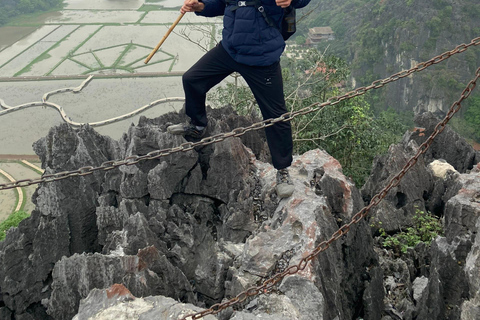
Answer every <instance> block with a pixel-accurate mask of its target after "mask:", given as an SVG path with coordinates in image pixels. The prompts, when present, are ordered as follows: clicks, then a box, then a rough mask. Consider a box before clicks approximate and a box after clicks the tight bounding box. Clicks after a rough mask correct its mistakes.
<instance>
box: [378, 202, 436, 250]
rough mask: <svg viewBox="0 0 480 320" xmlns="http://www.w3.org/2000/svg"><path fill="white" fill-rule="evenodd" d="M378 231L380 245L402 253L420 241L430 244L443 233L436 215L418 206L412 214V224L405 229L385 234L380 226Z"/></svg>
mask: <svg viewBox="0 0 480 320" xmlns="http://www.w3.org/2000/svg"><path fill="white" fill-rule="evenodd" d="M379 231H380V235H381V236H382V237H383V238H384V239H383V242H382V245H383V246H384V247H385V248H390V249H393V250H395V251H397V252H402V253H407V249H408V248H414V247H415V246H416V245H417V244H419V243H420V242H424V243H426V244H430V242H431V241H432V240H433V239H434V238H435V237H436V236H438V235H442V234H443V228H442V224H441V222H440V220H439V219H438V217H436V216H434V215H432V214H430V213H428V212H426V213H425V212H423V211H421V210H419V209H418V208H417V209H416V210H415V215H414V216H413V226H411V227H408V228H407V229H406V230H405V231H402V232H400V233H397V234H394V235H387V234H386V233H385V230H384V229H382V228H380V230H379Z"/></svg>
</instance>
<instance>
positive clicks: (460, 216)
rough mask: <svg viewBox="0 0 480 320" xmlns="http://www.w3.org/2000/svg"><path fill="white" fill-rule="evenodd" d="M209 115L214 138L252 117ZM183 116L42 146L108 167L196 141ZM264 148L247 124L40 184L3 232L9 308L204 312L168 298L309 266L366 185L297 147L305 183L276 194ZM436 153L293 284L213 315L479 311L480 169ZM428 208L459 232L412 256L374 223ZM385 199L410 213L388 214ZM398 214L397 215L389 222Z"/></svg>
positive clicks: (382, 163) (294, 170) (404, 155)
mask: <svg viewBox="0 0 480 320" xmlns="http://www.w3.org/2000/svg"><path fill="white" fill-rule="evenodd" d="M210 115H211V119H210V122H209V127H208V133H209V134H216V133H220V132H226V131H230V130H232V129H233V128H234V127H237V126H239V125H240V126H245V125H248V124H249V121H252V119H248V118H246V117H240V116H237V115H235V114H234V113H233V111H232V109H231V108H223V109H215V110H210ZM183 120H185V116H184V115H182V114H177V113H170V114H167V115H164V116H162V117H159V118H156V119H147V118H144V117H142V118H141V119H140V121H139V124H138V125H136V126H132V127H131V128H130V129H129V131H128V133H126V134H125V135H124V136H123V137H122V139H120V140H119V141H113V140H111V139H109V138H107V137H102V136H100V135H98V134H97V133H96V132H95V131H94V130H92V129H91V128H90V127H88V126H87V127H84V128H81V129H80V130H78V131H75V130H73V129H71V128H69V127H68V126H65V125H63V126H59V127H55V128H53V129H52V130H51V132H50V133H49V135H48V136H47V137H46V138H45V139H42V140H40V141H39V142H38V143H37V144H36V147H35V148H36V150H37V152H38V153H39V154H40V157H41V159H42V161H43V165H44V167H45V169H46V170H47V172H48V173H51V172H60V171H65V170H71V169H77V168H79V167H83V166H88V165H93V166H98V165H100V164H101V163H102V162H103V161H107V160H112V159H122V158H125V157H128V156H131V155H145V154H147V153H148V152H150V151H154V150H158V149H164V148H171V147H175V146H178V145H180V144H181V143H184V142H185V140H184V139H183V138H182V137H172V136H171V135H169V134H167V133H166V130H165V129H166V127H167V126H168V125H170V124H171V123H178V122H181V121H183ZM265 146H266V145H265V140H264V138H263V136H262V134H261V133H260V132H249V133H248V134H247V135H246V136H244V137H242V138H230V139H227V140H225V141H223V142H220V143H216V144H213V145H210V146H206V147H201V148H196V149H194V150H190V151H186V152H182V153H175V154H172V155H169V156H166V157H162V158H159V159H154V160H148V161H142V162H139V163H137V164H132V165H129V166H124V167H121V168H119V169H115V170H111V171H107V172H103V171H97V172H95V173H94V174H93V175H90V176H84V177H75V178H69V179H64V180H61V181H58V182H53V183H46V184H42V185H40V186H39V188H38V189H37V192H36V194H35V197H34V201H35V203H36V209H35V211H34V212H33V213H32V216H31V218H29V219H27V220H25V221H23V222H22V223H21V224H20V226H19V227H18V228H14V229H12V230H11V231H10V232H8V234H7V237H6V240H5V241H4V242H3V243H1V244H0V289H1V290H0V306H1V307H0V316H5V317H7V319H8V318H15V319H35V320H43V319H48V320H52V319H68V318H71V317H72V316H73V315H75V314H76V313H77V312H78V313H77V315H76V316H75V317H76V318H75V319H77V320H81V319H88V318H89V317H95V318H96V319H109V317H110V318H111V317H112V316H113V317H116V319H122V317H127V316H128V317H130V316H132V317H133V314H137V316H135V317H137V318H135V319H144V320H148V319H154V318H155V319H156V318H158V317H159V315H160V314H161V313H164V312H165V313H167V314H169V315H171V316H173V317H178V315H179V314H183V315H186V313H185V312H192V311H193V310H195V311H197V310H199V309H197V308H195V307H193V306H192V305H184V304H181V303H179V302H177V301H175V300H172V299H170V298H165V297H163V296H160V295H165V296H169V297H171V298H174V299H176V300H181V301H182V302H193V303H195V304H196V305H198V306H201V307H208V306H209V305H211V304H213V303H218V302H221V301H224V299H228V298H232V297H234V296H236V295H237V294H238V293H239V292H241V291H243V290H245V289H247V288H249V287H252V286H257V285H259V284H260V283H262V281H263V280H265V279H266V278H268V277H270V276H272V275H273V274H275V273H276V272H281V271H283V270H286V268H288V266H292V265H294V264H297V263H299V262H300V261H301V259H303V258H304V257H305V256H306V255H308V254H309V253H310V252H312V250H313V249H314V248H315V247H316V246H317V245H318V244H319V243H320V242H322V241H324V240H326V239H328V238H329V237H330V236H331V235H332V234H333V233H334V232H335V231H336V230H337V229H338V228H339V227H340V226H342V225H344V224H346V223H348V222H349V221H350V219H351V218H352V216H353V215H354V214H355V213H356V212H358V210H359V209H360V208H361V207H362V206H363V202H362V197H361V195H360V192H359V191H358V189H356V188H355V186H354V185H353V183H352V182H351V181H350V180H349V179H347V178H346V177H345V176H344V175H343V174H342V170H341V166H340V164H339V163H338V161H336V160H335V159H333V158H332V157H330V156H329V155H328V154H326V153H325V152H323V151H321V150H312V151H310V152H307V153H305V154H303V155H301V156H295V158H294V163H293V164H292V167H291V168H290V173H291V175H292V178H293V181H294V184H295V192H294V194H293V195H292V197H290V198H288V199H283V200H281V199H278V198H277V196H276V193H275V188H274V185H275V170H274V169H273V167H272V166H271V165H269V164H268V163H266V162H265V160H267V159H268V158H269V156H268V153H267V152H266V151H265V150H268V148H266V147H265ZM248 147H250V148H248ZM416 148H418V144H417V143H416V142H415V141H412V140H409V138H408V134H407V135H405V138H404V141H403V142H402V143H401V144H399V145H397V146H393V147H392V148H391V149H390V154H389V155H387V156H386V157H384V158H382V159H383V160H382V159H381V160H378V161H377V163H376V165H375V167H374V168H375V171H374V172H373V174H372V176H371V177H370V179H369V182H368V184H367V186H366V187H365V188H364V190H362V194H363V197H364V199H367V200H368V199H369V197H372V196H373V194H374V193H375V191H378V190H379V189H380V188H381V187H382V186H383V185H384V184H385V182H386V181H387V179H388V177H390V176H391V175H392V174H394V173H395V170H394V169H395V168H400V167H401V166H402V165H403V163H402V162H403V161H406V160H407V159H408V157H409V156H410V155H411V154H412V153H413V152H414V151H415V150H416ZM445 158H448V157H445ZM427 164H428V162H426V161H423V159H420V161H419V163H418V164H417V166H416V167H415V168H414V169H413V170H412V172H410V173H408V174H407V175H406V176H405V177H404V179H405V181H402V183H401V184H400V185H399V186H398V187H397V188H396V190H394V191H393V193H391V194H389V195H388V196H387V198H386V199H385V200H384V201H383V202H382V203H381V205H380V206H378V207H377V208H375V210H373V212H372V218H371V219H370V221H369V222H366V221H363V220H362V221H360V222H359V223H358V224H355V225H354V226H353V227H351V228H350V230H349V232H348V233H347V234H346V235H345V236H342V237H341V238H339V239H338V240H337V241H335V242H333V243H332V244H330V247H329V248H328V249H327V250H326V251H325V252H322V253H320V255H319V256H318V257H315V258H313V259H312V261H311V262H310V263H309V264H307V265H306V266H305V269H304V270H302V271H300V272H299V273H298V274H296V275H292V276H287V277H285V278H284V279H282V280H281V281H279V282H278V283H277V284H276V285H274V286H273V287H272V288H271V290H270V291H271V292H270V293H269V294H262V295H260V296H256V297H251V298H249V299H247V301H245V302H244V303H242V304H241V305H240V306H238V307H239V308H240V309H241V310H243V311H240V310H237V308H235V309H234V308H229V309H228V310H225V311H222V312H221V313H220V314H218V316H208V317H207V319H208V318H209V319H219V320H230V319H236V320H242V319H248V320H250V319H252V320H253V319H276V320H278V319H285V320H286V319H288V320H300V319H301V320H310V319H312V320H313V319H325V320H334V319H357V318H363V319H384V320H388V319H398V317H399V315H400V316H401V317H403V318H404V319H414V318H415V317H416V318H421V317H422V316H424V315H425V319H429V318H428V317H432V316H431V315H433V316H434V317H437V318H438V319H443V318H445V319H446V317H447V316H448V317H449V319H460V317H463V318H462V319H473V318H472V317H474V316H475V315H477V314H478V308H479V304H478V300H479V295H478V288H477V287H478V283H480V280H479V279H478V275H477V274H475V272H474V271H475V270H478V268H479V265H478V263H480V262H479V259H478V247H479V245H478V242H479V240H478V236H476V235H477V234H478V229H479V222H478V220H479V216H480V210H479V208H478V206H479V199H480V197H479V196H478V191H479V189H480V186H479V185H478V181H480V179H479V174H480V168H478V170H477V169H476V168H477V167H474V168H475V169H474V170H472V171H471V172H464V173H461V174H460V175H458V176H454V175H447V177H446V179H443V178H437V177H434V176H433V174H432V173H431V172H430V171H429V169H428V168H427V167H426V165H427ZM416 205H417V206H418V205H419V206H420V208H421V209H422V210H428V209H429V208H436V209H435V210H436V211H435V213H436V214H437V215H439V216H440V215H441V216H444V220H445V226H446V230H445V237H444V238H442V237H440V238H437V239H436V240H435V242H434V244H433V245H432V246H431V248H430V247H429V246H427V245H425V244H419V245H417V246H416V247H415V248H413V249H409V250H408V252H407V254H406V256H408V257H409V258H408V259H405V257H398V256H395V255H394V253H392V252H391V251H387V250H384V249H382V248H378V247H375V246H374V244H375V243H374V241H373V238H372V236H371V227H370V226H369V224H372V222H373V221H374V220H372V219H385V220H382V221H384V224H385V225H390V226H391V227H390V230H391V231H392V232H394V231H395V230H398V229H400V228H402V227H403V226H408V225H409V223H410V221H411V220H410V217H411V215H412V214H413V212H414V211H412V210H414V208H415V206H416ZM385 210H395V211H394V212H397V214H400V216H393V215H392V216H386V211H385ZM393 218H398V219H397V220H396V221H389V220H388V219H393ZM459 263H460V264H459ZM384 280H385V281H384ZM115 283H118V284H121V285H122V286H124V289H122V288H121V287H118V286H115ZM425 283H426V285H425ZM420 284H422V285H420ZM455 284H457V285H458V284H460V285H458V288H453V286H454V285H455ZM112 285H113V286H112ZM110 286H112V287H110ZM107 288H108V289H107ZM475 288H477V289H475ZM421 289H422V290H421ZM116 290H118V292H117V291H116ZM472 290H473V291H472ZM475 290H476V291H475ZM146 296H148V297H146ZM142 297H144V298H142ZM415 297H416V298H415ZM384 299H385V301H386V304H385V305H384ZM451 304H455V305H456V307H455V308H451V307H450V305H451ZM432 319H433V318H432Z"/></svg>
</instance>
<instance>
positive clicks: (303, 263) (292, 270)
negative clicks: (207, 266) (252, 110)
mask: <svg viewBox="0 0 480 320" xmlns="http://www.w3.org/2000/svg"><path fill="white" fill-rule="evenodd" d="M479 77H480V68H478V69H477V71H476V74H475V78H474V79H473V80H472V81H470V83H469V84H468V86H467V88H468V90H464V91H463V92H462V95H461V96H460V99H459V100H458V101H456V102H455V103H454V104H453V105H452V106H451V107H450V110H449V112H448V114H447V116H445V118H444V119H443V120H442V121H441V122H440V123H439V125H437V126H436V127H435V129H434V132H433V133H432V134H431V135H430V137H429V138H428V139H427V140H426V141H425V142H424V143H422V145H420V146H419V148H418V150H417V152H416V154H415V155H414V156H413V157H412V158H410V160H408V161H407V163H406V164H405V166H404V167H403V168H402V169H401V170H400V172H398V173H397V174H396V175H395V176H394V177H393V178H391V180H390V181H389V183H388V184H387V186H386V187H384V188H383V189H382V190H381V191H380V192H379V193H377V194H376V195H375V196H374V197H373V198H372V200H371V201H370V203H369V205H368V206H366V207H364V208H362V209H361V210H360V211H359V212H357V213H356V214H355V215H354V216H353V217H352V219H351V220H350V222H349V223H348V224H345V225H343V226H342V227H340V228H339V229H338V230H337V231H335V232H334V233H333V234H332V236H331V237H330V238H329V239H328V240H326V241H323V242H321V243H320V244H319V245H318V246H317V247H316V248H315V249H314V250H313V251H312V252H311V253H310V254H309V255H308V256H306V257H305V258H303V259H302V260H300V262H299V263H298V264H297V265H293V266H290V267H288V268H287V269H286V270H285V271H283V272H280V273H277V274H275V275H273V276H272V277H271V278H270V279H267V280H266V281H264V282H263V284H262V285H261V286H260V287H254V288H262V289H264V290H266V291H268V289H270V288H272V287H273V286H274V285H275V284H277V283H278V282H280V281H281V280H282V279H283V278H284V277H285V276H287V275H292V274H296V273H298V272H299V271H301V270H304V269H305V268H306V267H307V264H308V262H309V261H311V260H313V259H314V258H315V257H316V256H318V255H319V254H320V253H321V252H323V251H325V250H327V249H328V247H329V246H330V244H332V243H333V242H334V241H336V240H338V239H340V238H341V237H342V236H344V235H346V234H347V233H348V231H349V230H350V227H351V226H352V225H354V224H357V223H359V222H360V221H361V220H362V219H363V218H364V217H365V216H366V215H367V214H368V212H369V211H370V209H371V208H373V207H374V206H376V205H378V204H379V203H380V201H382V200H383V199H384V198H385V197H386V195H387V194H388V192H389V191H390V190H391V189H392V188H394V187H395V186H397V185H398V184H399V183H400V181H401V179H402V177H403V176H405V174H406V173H407V172H408V171H409V170H410V169H411V168H412V167H413V166H414V165H415V164H416V163H417V159H418V158H419V157H420V156H421V155H423V154H424V153H425V152H426V151H427V150H428V148H429V147H430V145H431V144H432V142H433V140H434V139H435V137H436V136H437V135H439V134H440V133H441V132H442V131H443V129H444V128H445V126H446V124H447V123H448V121H449V120H450V118H451V116H450V114H451V115H453V114H455V113H456V112H457V111H458V110H459V109H460V106H461V103H462V101H463V100H465V99H466V98H467V97H468V96H469V94H470V92H471V91H472V90H473V89H474V88H475V86H476V83H477V80H478V78H479ZM252 289H253V288H250V289H247V290H246V291H244V292H242V293H240V294H239V295H238V296H237V297H239V296H248V295H249V294H248V293H249V292H250V291H251V290H252ZM255 290H256V289H255ZM255 292H256V291H255ZM258 292H262V290H258ZM229 301H230V300H229ZM229 301H226V302H224V303H222V304H220V305H219V306H218V307H217V308H215V309H216V310H212V308H210V309H207V310H205V311H202V312H201V313H202V314H216V313H218V312H220V311H221V310H223V309H225V308H227V305H228V306H231V305H233V304H235V303H229ZM205 312H208V313H205ZM199 314H200V313H195V314H190V315H187V316H185V317H183V318H182V319H180V320H188V319H189V318H190V319H192V320H193V319H199V318H198V317H197V316H198V315H199Z"/></svg>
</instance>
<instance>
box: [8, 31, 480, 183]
mask: <svg viewBox="0 0 480 320" xmlns="http://www.w3.org/2000/svg"><path fill="white" fill-rule="evenodd" d="M478 45H480V37H478V38H475V39H473V40H472V41H471V42H470V43H469V44H461V45H459V46H457V47H456V48H455V49H453V50H451V51H447V52H445V53H443V54H441V55H439V56H436V57H434V58H432V59H430V60H428V61H426V62H421V63H419V64H418V65H416V66H415V67H413V68H411V69H409V70H403V71H400V72H398V73H395V74H394V75H392V76H390V77H388V78H385V79H382V80H376V81H374V82H373V83H372V84H371V85H369V86H367V87H360V88H357V89H355V90H353V91H350V92H347V93H345V94H343V95H340V96H336V97H332V98H330V99H328V100H327V101H325V102H322V103H320V102H317V103H313V104H311V105H310V106H308V107H305V108H303V109H300V110H298V111H295V112H287V113H285V114H283V115H281V116H280V117H278V118H274V119H266V120H263V121H261V122H258V123H254V124H252V125H250V126H249V127H246V128H244V127H240V128H236V129H234V130H233V131H231V132H228V133H223V134H217V135H215V136H211V137H206V138H203V139H202V140H200V141H198V142H195V143H193V142H186V143H183V144H181V145H180V146H178V147H175V148H171V149H164V150H156V151H152V152H150V153H148V154H146V155H144V156H130V157H127V158H125V159H123V160H110V161H106V162H103V163H102V164H101V165H100V166H98V167H92V166H89V167H84V168H80V169H79V170H74V171H70V172H68V171H65V172H60V173H54V174H49V175H44V176H43V177H42V178H40V179H24V180H19V181H13V182H9V183H5V184H0V191H1V190H7V189H13V188H17V187H27V186H30V185H33V184H38V183H42V182H53V181H58V180H62V179H65V178H68V177H75V176H87V175H90V174H92V173H94V172H95V171H99V170H102V171H109V170H112V169H115V168H118V167H120V166H123V165H125V166H131V165H134V164H137V163H139V162H141V161H146V160H153V159H157V158H160V157H165V156H168V155H171V154H173V153H176V152H187V151H190V150H193V149H194V148H196V147H201V146H206V145H210V144H213V143H217V142H220V141H223V140H225V139H227V138H230V137H240V136H242V135H244V134H245V133H247V132H249V131H252V130H259V129H263V128H265V127H270V126H272V125H274V124H275V123H277V122H282V121H290V120H291V119H293V118H295V117H297V116H300V115H306V114H309V113H312V112H316V111H319V110H320V109H322V108H324V107H326V106H328V105H332V106H333V105H336V104H338V103H340V102H342V101H343V100H346V99H351V98H354V97H356V96H360V95H363V94H365V93H366V92H367V91H369V90H372V89H378V88H381V87H383V86H385V85H386V84H388V83H390V82H394V81H397V80H399V79H401V78H404V77H407V76H409V75H411V74H412V73H414V72H418V71H422V70H424V69H425V68H427V67H429V66H431V65H433V64H437V63H439V62H441V61H443V60H446V59H448V58H450V57H451V56H452V55H454V54H457V53H461V52H463V51H465V50H467V49H468V48H469V47H471V46H478ZM473 87H475V86H473ZM473 87H471V86H468V87H467V88H465V90H464V91H463V93H462V98H461V100H463V99H465V98H466V97H468V96H469V95H470V93H471V91H472V90H473ZM458 108H460V103H458ZM458 108H457V109H458ZM455 112H456V110H451V111H449V114H448V119H446V120H447V121H448V120H449V119H450V118H451V117H452V116H453V113H455ZM442 127H445V123H442ZM442 130H443V128H442ZM440 132H441V131H440ZM430 143H431V142H430Z"/></svg>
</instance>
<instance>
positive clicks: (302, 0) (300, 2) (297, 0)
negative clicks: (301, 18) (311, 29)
mask: <svg viewBox="0 0 480 320" xmlns="http://www.w3.org/2000/svg"><path fill="white" fill-rule="evenodd" d="M309 3H310V0H292V6H293V7H294V8H296V9H300V8H303V7H305V6H306V5H307V4H309Z"/></svg>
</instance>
